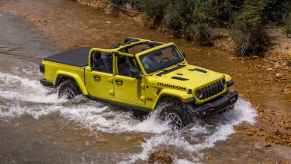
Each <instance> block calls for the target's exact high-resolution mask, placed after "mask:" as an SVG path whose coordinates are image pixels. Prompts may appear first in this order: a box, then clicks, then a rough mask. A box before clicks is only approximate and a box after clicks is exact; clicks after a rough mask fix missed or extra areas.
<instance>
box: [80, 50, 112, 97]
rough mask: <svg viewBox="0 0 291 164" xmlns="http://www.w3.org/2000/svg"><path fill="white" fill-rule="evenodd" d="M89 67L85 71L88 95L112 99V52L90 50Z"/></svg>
mask: <svg viewBox="0 0 291 164" xmlns="http://www.w3.org/2000/svg"><path fill="white" fill-rule="evenodd" d="M89 61H90V63H89V67H87V69H86V72H85V79H86V87H87V90H88V93H89V94H90V96H93V97H96V98H100V99H106V100H112V99H113V98H114V85H113V84H112V80H113V68H114V67H113V53H112V52H105V51H102V50H94V51H91V55H90V60H89Z"/></svg>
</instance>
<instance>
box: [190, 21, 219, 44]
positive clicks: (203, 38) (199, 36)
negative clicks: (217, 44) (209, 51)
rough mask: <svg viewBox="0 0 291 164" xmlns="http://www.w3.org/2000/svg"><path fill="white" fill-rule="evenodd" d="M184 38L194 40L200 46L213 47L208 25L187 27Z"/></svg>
mask: <svg viewBox="0 0 291 164" xmlns="http://www.w3.org/2000/svg"><path fill="white" fill-rule="evenodd" d="M185 37H186V39H187V40H190V41H193V40H194V41H195V42H197V43H199V44H200V45H202V46H211V45H213V43H212V36H211V28H210V27H209V26H208V24H192V25H190V26H188V27H187V29H186V30H185Z"/></svg>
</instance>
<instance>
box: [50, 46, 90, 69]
mask: <svg viewBox="0 0 291 164" xmlns="http://www.w3.org/2000/svg"><path fill="white" fill-rule="evenodd" d="M90 49H91V48H77V49H72V50H68V51H65V52H62V53H59V54H55V55H52V56H48V57H46V58H45V60H49V61H53V62H56V63H62V64H68V65H73V66H78V67H84V66H87V65H88V56H89V51H90Z"/></svg>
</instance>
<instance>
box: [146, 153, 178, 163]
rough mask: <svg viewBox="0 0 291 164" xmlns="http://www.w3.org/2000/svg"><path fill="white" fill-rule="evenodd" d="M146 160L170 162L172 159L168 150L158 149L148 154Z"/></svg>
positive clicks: (150, 161)
mask: <svg viewBox="0 0 291 164" xmlns="http://www.w3.org/2000/svg"><path fill="white" fill-rule="evenodd" d="M148 162H149V163H154V164H172V163H173V159H172V157H171V154H170V153H169V152H168V151H166V150H159V151H156V152H154V153H152V154H151V155H150V158H149V161H148Z"/></svg>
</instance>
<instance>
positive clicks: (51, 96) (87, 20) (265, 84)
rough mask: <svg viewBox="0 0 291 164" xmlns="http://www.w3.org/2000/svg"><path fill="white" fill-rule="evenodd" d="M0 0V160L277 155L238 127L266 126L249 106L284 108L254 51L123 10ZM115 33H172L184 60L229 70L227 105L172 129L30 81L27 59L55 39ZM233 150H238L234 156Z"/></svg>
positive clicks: (83, 39) (107, 40)
mask: <svg viewBox="0 0 291 164" xmlns="http://www.w3.org/2000/svg"><path fill="white" fill-rule="evenodd" d="M1 3H3V4H1ZM1 3H0V5H3V6H4V7H3V8H2V10H3V11H2V12H1V13H0V24H1V26H0V36H1V38H0V70H1V71H0V120H1V126H0V139H1V141H0V145H1V148H0V160H1V161H4V163H5V162H6V163H118V162H121V163H129V162H130V163H136V162H137V163H145V162H146V160H147V159H148V156H149V155H150V154H151V153H152V152H154V151H155V150H159V149H167V150H168V151H170V152H171V153H172V154H173V157H174V159H175V162H176V163H187V162H188V163H193V162H194V163H196V162H201V161H202V162H209V163H211V162H214V163H217V162H219V161H229V162H231V161H232V162H233V160H235V161H237V162H238V163H239V161H240V160H243V161H248V162H252V163H258V162H264V161H273V162H275V161H277V160H281V159H283V160H284V158H283V157H281V158H280V157H277V156H274V157H268V158H266V156H268V153H265V152H264V150H253V146H254V143H255V142H259V141H260V140H262V139H259V138H258V139H257V138H256V137H252V135H247V134H248V133H247V132H249V130H250V129H253V128H254V129H256V128H265V126H270V123H269V124H266V125H265V124H264V123H265V122H262V123H260V122H261V121H259V123H258V121H257V123H256V117H257V116H258V112H257V110H256V109H255V108H256V107H257V108H259V109H263V110H266V111H279V112H281V113H283V114H286V111H288V107H290V104H289V103H288V101H287V99H288V96H287V95H284V94H282V85H283V84H280V83H276V82H270V81H272V76H270V75H269V74H267V73H265V72H264V71H263V70H262V69H261V68H260V67H258V65H260V64H263V63H261V61H260V60H259V59H257V60H255V61H254V60H252V61H245V60H241V59H237V58H234V57H231V55H229V54H226V53H224V52H222V51H218V50H215V49H211V48H208V49H204V48H193V45H191V44H189V43H186V42H185V41H183V40H174V39H173V38H169V37H167V36H165V35H163V34H160V33H158V32H156V31H151V30H148V29H147V28H144V27H142V26H140V24H138V23H135V22H134V21H132V20H130V19H127V18H116V17H112V16H109V15H105V14H104V13H103V12H102V11H96V10H93V9H90V8H88V7H85V6H80V5H78V4H77V3H74V2H71V1H63V0H52V1H50V2H42V1H41V2H40V1H34V0H29V1H17V3H16V2H11V1H9V2H8V1H7V2H1ZM0 8H1V7H0ZM23 16H25V17H26V19H25V20H26V21H24V20H23V19H22V17H23ZM27 21H28V22H30V23H32V24H29V23H27ZM80 30H81V31H80ZM125 36H143V37H145V36H146V37H147V38H150V39H156V40H162V41H166V40H170V41H175V42H176V43H177V44H178V45H179V46H180V47H181V48H182V49H183V50H184V51H185V52H186V53H187V54H188V60H189V61H190V63H193V64H197V65H200V66H204V67H208V68H211V69H215V70H217V71H222V72H228V73H230V74H231V75H233V77H234V79H235V81H236V82H237V84H236V88H237V89H238V90H239V91H240V93H241V95H242V96H241V99H240V101H239V102H238V103H237V104H236V107H235V110H234V111H231V112H229V113H225V114H224V115H221V116H219V117H217V118H214V119H213V120H211V122H209V123H197V124H195V125H193V126H192V127H189V128H188V129H185V130H183V131H182V132H173V131H171V130H169V127H168V126H167V125H166V124H165V123H161V122H159V121H158V120H157V119H156V118H157V115H156V113H153V114H152V115H151V116H149V118H147V119H146V120H143V121H141V120H137V119H135V118H134V117H133V116H132V115H131V113H128V112H124V111H120V110H118V109H114V108H113V107H111V106H108V105H105V104H101V103H98V102H93V101H90V100H87V99H85V98H82V97H79V98H77V99H75V100H73V101H67V100H62V99H58V98H57V96H56V94H55V91H54V90H50V89H47V88H44V87H42V86H41V85H40V84H39V82H38V78H40V75H39V73H38V68H37V61H38V60H39V59H37V58H39V57H42V56H46V55H48V54H50V53H54V52H57V51H60V50H62V49H63V48H64V47H76V46H78V45H81V46H96V45H97V46H99V45H100V46H101V47H108V45H109V46H110V45H111V44H112V42H113V41H117V40H120V39H121V38H122V37H125ZM68 38H70V39H68ZM56 45H58V46H56ZM19 56H20V57H19ZM274 116H276V115H274ZM276 119H278V118H275V120H276ZM243 123H244V124H243ZM235 127H238V129H235ZM251 132H253V131H251ZM246 133H247V134H246ZM234 147H235V148H234ZM263 149H264V148H263ZM241 153H245V154H246V156H238V155H239V154H241ZM220 154H224V156H221V155H220Z"/></svg>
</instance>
